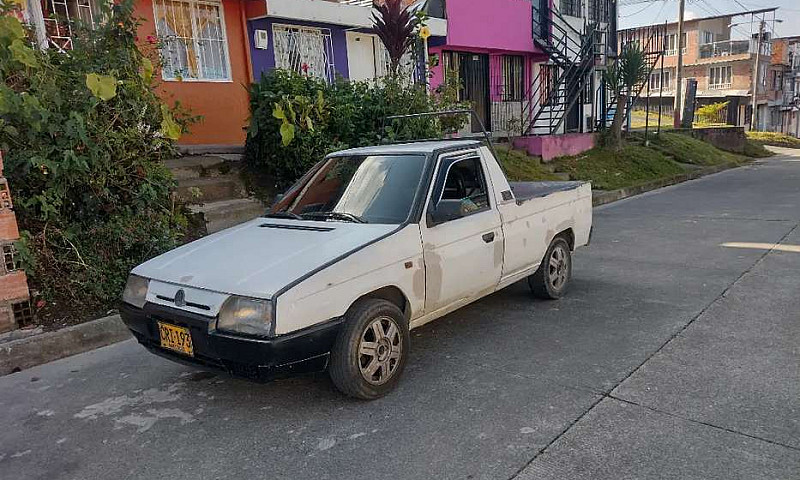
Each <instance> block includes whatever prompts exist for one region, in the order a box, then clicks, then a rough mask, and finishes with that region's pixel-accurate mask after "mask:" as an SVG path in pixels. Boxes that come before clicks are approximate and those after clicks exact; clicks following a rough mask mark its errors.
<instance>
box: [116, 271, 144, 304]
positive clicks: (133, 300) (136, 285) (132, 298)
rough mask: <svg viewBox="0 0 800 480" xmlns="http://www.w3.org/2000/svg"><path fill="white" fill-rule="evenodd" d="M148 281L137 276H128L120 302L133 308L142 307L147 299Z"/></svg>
mask: <svg viewBox="0 0 800 480" xmlns="http://www.w3.org/2000/svg"><path fill="white" fill-rule="evenodd" d="M149 284H150V280H148V279H146V278H144V277H140V276H138V275H129V276H128V283H126V284H125V291H124V292H122V301H123V302H125V303H129V304H131V305H133V306H134V307H138V308H142V307H144V303H145V299H146V297H147V287H148V285H149Z"/></svg>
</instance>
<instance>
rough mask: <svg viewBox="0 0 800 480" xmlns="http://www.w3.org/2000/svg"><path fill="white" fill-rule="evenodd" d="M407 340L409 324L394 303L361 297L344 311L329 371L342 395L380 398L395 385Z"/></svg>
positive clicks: (405, 358) (401, 365) (401, 368)
mask: <svg viewBox="0 0 800 480" xmlns="http://www.w3.org/2000/svg"><path fill="white" fill-rule="evenodd" d="M410 341H411V336H410V335H409V332H408V324H407V323H406V319H405V317H404V316H403V312H401V311H400V309H399V308H398V307H397V305H395V304H393V303H391V302H388V301H386V300H381V299H374V298H373V299H365V300H360V301H358V302H356V303H355V304H354V305H353V306H352V307H350V310H348V312H347V314H345V322H344V325H343V326H342V331H341V332H339V335H338V337H336V342H335V343H334V346H333V349H332V350H331V360H330V367H329V368H328V374H329V375H330V377H331V380H332V381H333V384H334V385H335V386H336V388H337V389H339V391H341V392H342V393H344V394H345V395H349V396H351V397H355V398H360V399H363V400H374V399H376V398H380V397H382V396H384V395H386V394H387V393H389V392H391V391H392V390H393V389H394V388H395V387H396V386H397V382H398V381H399V380H400V376H401V375H402V373H403V370H404V369H405V366H406V362H407V359H408V350H409V349H408V347H409V344H410Z"/></svg>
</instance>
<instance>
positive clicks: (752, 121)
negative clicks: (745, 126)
mask: <svg viewBox="0 0 800 480" xmlns="http://www.w3.org/2000/svg"><path fill="white" fill-rule="evenodd" d="M764 23H765V22H764V16H763V15H762V16H761V20H759V22H758V42H756V64H755V66H754V67H753V107H752V109H753V112H752V116H751V117H750V130H751V131H756V130H758V123H756V122H757V121H758V109H757V105H756V97H757V96H758V82H759V80H760V78H759V76H758V67H759V62H760V61H761V39H762V38H763V37H764Z"/></svg>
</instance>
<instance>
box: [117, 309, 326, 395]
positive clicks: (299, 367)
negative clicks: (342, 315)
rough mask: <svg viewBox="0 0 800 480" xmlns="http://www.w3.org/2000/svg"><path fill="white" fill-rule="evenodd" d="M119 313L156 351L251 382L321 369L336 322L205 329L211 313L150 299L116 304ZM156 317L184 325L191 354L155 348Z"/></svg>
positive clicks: (159, 343)
mask: <svg viewBox="0 0 800 480" xmlns="http://www.w3.org/2000/svg"><path fill="white" fill-rule="evenodd" d="M120 316H121V317H122V320H123V321H124V322H125V325H127V327H128V329H130V331H131V332H132V333H133V335H134V337H136V340H138V341H139V343H141V344H142V345H144V346H145V347H146V348H147V349H148V350H150V351H151V352H153V353H155V354H157V355H160V356H162V357H165V358H168V359H170V360H173V361H176V362H180V363H184V364H190V365H195V366H200V367H205V368H210V369H213V370H221V371H224V372H227V373H229V374H231V375H235V376H238V377H244V378H248V379H250V380H257V381H268V380H272V379H275V378H282V377H287V376H292V375H298V374H303V373H313V372H320V371H323V370H325V368H327V366H328V357H329V355H330V351H331V348H332V347H333V343H334V341H335V340H336V335H338V333H339V328H340V327H341V325H342V319H334V320H330V321H328V322H324V323H322V324H319V325H314V326H312V327H309V328H306V329H303V330H299V331H297V332H293V333H290V334H286V335H281V336H279V337H274V338H249V337H243V336H238V335H233V334H228V333H222V332H218V331H216V330H214V329H213V328H210V327H209V325H210V324H211V323H212V322H214V319H213V318H209V317H204V316H202V315H196V314H192V313H189V312H184V311H182V310H177V309H174V308H169V307H163V306H160V305H155V304H152V303H147V304H145V306H144V308H136V307H133V306H131V305H128V304H122V305H121V307H120ZM158 321H162V322H167V323H171V324H173V325H177V326H180V327H185V328H188V329H189V331H190V333H191V335H192V344H193V347H194V356H188V355H183V354H181V353H178V352H174V351H172V350H167V349H164V348H161V340H160V336H159V332H158V324H157V322H158Z"/></svg>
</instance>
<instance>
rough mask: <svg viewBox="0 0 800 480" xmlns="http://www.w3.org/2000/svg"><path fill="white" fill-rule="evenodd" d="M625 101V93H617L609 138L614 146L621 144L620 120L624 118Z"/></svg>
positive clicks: (626, 97) (626, 99) (617, 146)
mask: <svg viewBox="0 0 800 480" xmlns="http://www.w3.org/2000/svg"><path fill="white" fill-rule="evenodd" d="M627 102H628V96H627V95H625V94H624V93H620V94H619V95H617V109H616V110H615V111H614V120H613V121H612V122H611V138H612V142H613V146H614V147H615V148H619V147H621V146H622V122H623V121H624V120H625V107H626V106H627Z"/></svg>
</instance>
